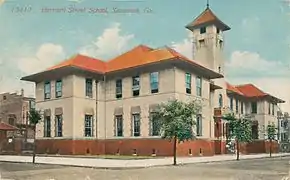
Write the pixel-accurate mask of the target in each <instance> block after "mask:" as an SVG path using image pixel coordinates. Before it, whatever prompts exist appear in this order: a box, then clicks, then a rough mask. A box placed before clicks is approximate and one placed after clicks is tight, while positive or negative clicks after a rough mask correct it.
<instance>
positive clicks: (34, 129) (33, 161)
mask: <svg viewBox="0 0 290 180" xmlns="http://www.w3.org/2000/svg"><path fill="white" fill-rule="evenodd" d="M33 131H34V138H33V139H34V141H33V155H32V163H33V164H34V163H35V150H36V143H35V139H36V138H35V136H36V128H35V126H34V127H33Z"/></svg>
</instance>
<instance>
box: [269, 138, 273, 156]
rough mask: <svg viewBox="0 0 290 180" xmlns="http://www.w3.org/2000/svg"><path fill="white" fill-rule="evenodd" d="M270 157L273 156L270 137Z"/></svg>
mask: <svg viewBox="0 0 290 180" xmlns="http://www.w3.org/2000/svg"><path fill="white" fill-rule="evenodd" d="M269 150H270V157H272V139H270V149H269Z"/></svg>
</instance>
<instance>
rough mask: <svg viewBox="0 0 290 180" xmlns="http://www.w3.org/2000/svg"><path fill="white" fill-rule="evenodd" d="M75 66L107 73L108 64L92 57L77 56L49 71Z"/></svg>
mask: <svg viewBox="0 0 290 180" xmlns="http://www.w3.org/2000/svg"><path fill="white" fill-rule="evenodd" d="M67 66H73V67H78V68H81V69H84V70H89V71H94V72H99V73H104V72H105V71H106V63H105V62H103V61H101V60H99V59H95V58H92V57H88V56H84V55H81V54H77V55H75V56H73V57H71V58H69V59H68V60H66V61H63V62H61V63H60V64H58V65H55V66H53V67H50V68H48V69H47V70H48V71H49V70H53V69H58V68H61V67H67Z"/></svg>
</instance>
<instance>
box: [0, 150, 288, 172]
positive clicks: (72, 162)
mask: <svg viewBox="0 0 290 180" xmlns="http://www.w3.org/2000/svg"><path fill="white" fill-rule="evenodd" d="M281 156H290V153H283V154H273V155H272V157H281ZM266 157H269V154H255V155H240V159H241V160H243V159H259V158H266ZM235 159H236V156H235V155H217V156H210V157H177V163H178V164H194V163H206V162H218V161H232V160H235ZM0 161H2V162H20V163H31V162H32V156H8V155H0ZM35 162H36V163H39V164H56V165H69V166H79V167H95V168H108V169H122V168H144V167H153V166H166V165H171V164H172V162H173V158H172V157H166V158H158V159H157V158H156V159H138V160H119V159H99V158H73V157H40V156H37V157H36V160H35Z"/></svg>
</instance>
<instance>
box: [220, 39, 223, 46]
mask: <svg viewBox="0 0 290 180" xmlns="http://www.w3.org/2000/svg"><path fill="white" fill-rule="evenodd" d="M219 46H220V48H222V47H223V41H222V40H219Z"/></svg>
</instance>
